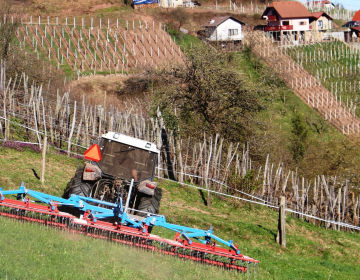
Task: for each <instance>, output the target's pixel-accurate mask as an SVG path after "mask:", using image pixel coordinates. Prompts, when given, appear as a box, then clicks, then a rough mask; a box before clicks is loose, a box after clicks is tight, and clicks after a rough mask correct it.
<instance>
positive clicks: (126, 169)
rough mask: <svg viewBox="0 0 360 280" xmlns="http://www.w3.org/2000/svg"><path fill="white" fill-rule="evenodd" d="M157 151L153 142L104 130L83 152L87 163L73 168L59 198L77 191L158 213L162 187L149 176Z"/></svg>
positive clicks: (144, 212)
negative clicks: (75, 168) (73, 170)
mask: <svg viewBox="0 0 360 280" xmlns="http://www.w3.org/2000/svg"><path fill="white" fill-rule="evenodd" d="M159 154H160V151H159V150H158V149H157V147H156V145H155V144H154V143H150V142H147V141H144V140H140V139H137V138H133V137H130V136H127V135H123V134H120V133H116V132H107V133H106V134H103V135H102V137H101V140H100V143H99V144H94V145H92V146H91V147H90V148H89V149H88V150H87V151H86V152H85V154H84V156H85V159H89V160H90V163H86V164H85V166H82V167H79V168H78V169H77V170H76V172H75V175H74V177H73V178H72V179H71V180H70V182H69V183H68V184H67V187H66V189H65V191H64V194H63V198H66V199H67V198H69V197H70V196H71V195H79V196H83V197H91V198H94V199H97V200H102V201H106V202H110V203H117V204H118V203H120V202H124V201H127V202H128V206H129V209H130V213H131V214H134V215H137V216H141V217H146V216H147V215H148V213H151V214H158V213H159V207H160V200H161V196H162V190H161V189H160V188H159V187H158V184H157V183H156V182H153V180H154V175H155V168H156V164H157V160H158V156H159Z"/></svg>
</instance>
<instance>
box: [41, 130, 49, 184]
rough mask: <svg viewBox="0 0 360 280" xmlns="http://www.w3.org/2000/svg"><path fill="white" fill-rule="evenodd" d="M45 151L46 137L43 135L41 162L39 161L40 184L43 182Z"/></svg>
mask: <svg viewBox="0 0 360 280" xmlns="http://www.w3.org/2000/svg"><path fill="white" fill-rule="evenodd" d="M46 149H47V136H46V133H45V135H44V142H43V146H42V161H41V176H40V180H41V183H44V182H45V164H46Z"/></svg>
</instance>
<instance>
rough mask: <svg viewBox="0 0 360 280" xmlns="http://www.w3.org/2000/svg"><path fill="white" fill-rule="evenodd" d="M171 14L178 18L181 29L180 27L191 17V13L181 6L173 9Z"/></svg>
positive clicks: (175, 18)
mask: <svg viewBox="0 0 360 280" xmlns="http://www.w3.org/2000/svg"><path fill="white" fill-rule="evenodd" d="M170 15H171V17H172V18H173V19H174V20H176V21H177V22H178V23H179V28H178V29H179V30H180V27H181V26H183V25H184V23H186V22H187V21H188V20H189V18H190V15H189V14H188V13H187V11H186V9H185V8H180V7H177V8H175V9H173V10H172V11H171V12H170Z"/></svg>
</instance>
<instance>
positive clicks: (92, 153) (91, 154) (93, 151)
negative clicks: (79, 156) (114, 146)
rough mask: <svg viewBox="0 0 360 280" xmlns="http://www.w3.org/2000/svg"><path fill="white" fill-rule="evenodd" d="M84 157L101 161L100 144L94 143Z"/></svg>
mask: <svg viewBox="0 0 360 280" xmlns="http://www.w3.org/2000/svg"><path fill="white" fill-rule="evenodd" d="M84 157H85V158H86V159H89V160H93V161H96V162H98V161H100V160H101V152H100V147H99V145H98V144H94V145H92V146H91V147H90V148H89V149H88V150H87V151H86V152H85V153H84Z"/></svg>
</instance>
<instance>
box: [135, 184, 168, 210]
mask: <svg viewBox="0 0 360 280" xmlns="http://www.w3.org/2000/svg"><path fill="white" fill-rule="evenodd" d="M161 197H162V189H160V188H156V189H155V193H154V195H153V196H147V195H144V196H142V197H141V198H140V202H139V205H138V207H137V210H140V211H143V212H149V213H152V214H158V213H159V208H160V201H161ZM136 215H138V216H141V217H146V216H147V214H146V213H142V212H137V213H136Z"/></svg>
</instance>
